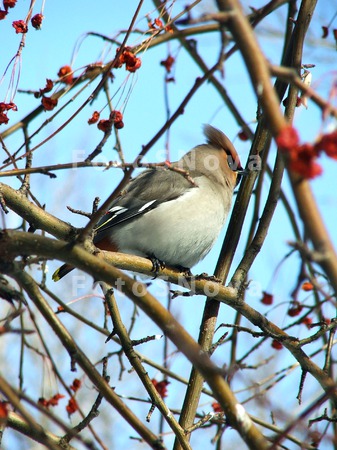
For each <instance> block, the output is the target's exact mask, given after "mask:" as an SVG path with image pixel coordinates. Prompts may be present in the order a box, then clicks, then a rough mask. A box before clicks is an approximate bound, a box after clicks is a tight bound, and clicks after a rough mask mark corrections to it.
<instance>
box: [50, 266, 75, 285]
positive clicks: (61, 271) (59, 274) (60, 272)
mask: <svg viewBox="0 0 337 450" xmlns="http://www.w3.org/2000/svg"><path fill="white" fill-rule="evenodd" d="M73 269H74V266H71V265H70V264H63V265H62V266H61V267H59V268H58V269H57V270H55V272H54V273H53V276H52V279H53V281H59V280H60V279H61V278H63V277H64V276H65V275H67V273H69V272H71V271H72V270H73Z"/></svg>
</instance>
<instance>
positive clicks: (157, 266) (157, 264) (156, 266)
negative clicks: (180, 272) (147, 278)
mask: <svg viewBox="0 0 337 450" xmlns="http://www.w3.org/2000/svg"><path fill="white" fill-rule="evenodd" d="M148 258H149V260H150V261H151V262H152V269H151V272H154V277H153V279H156V278H157V276H158V273H159V271H160V270H163V269H165V267H166V264H165V263H164V261H160V259H158V258H157V257H156V256H154V255H152V256H148Z"/></svg>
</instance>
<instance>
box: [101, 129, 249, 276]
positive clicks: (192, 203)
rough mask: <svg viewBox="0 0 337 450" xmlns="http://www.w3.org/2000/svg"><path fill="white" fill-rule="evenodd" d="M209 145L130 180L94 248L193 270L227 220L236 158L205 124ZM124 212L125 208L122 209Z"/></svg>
mask: <svg viewBox="0 0 337 450" xmlns="http://www.w3.org/2000/svg"><path fill="white" fill-rule="evenodd" d="M204 132H205V135H206V138H207V144H203V145H199V146H197V147H195V148H193V149H192V150H191V151H190V152H188V153H186V154H185V155H184V156H183V157H182V158H181V159H180V160H179V161H177V162H175V163H172V167H173V168H178V169H182V170H183V171H186V172H188V174H189V176H190V177H191V178H192V180H191V179H189V178H188V177H187V176H184V174H182V173H179V172H175V171H174V170H170V169H167V168H162V167H158V168H155V169H148V170H145V171H144V172H143V173H141V174H140V175H138V176H137V177H136V178H135V179H134V180H132V181H131V182H130V183H129V185H128V186H127V188H126V189H125V191H124V192H123V194H122V195H120V196H119V197H118V198H117V199H116V200H115V201H114V202H113V204H112V207H111V209H110V212H109V213H107V215H105V216H104V217H103V218H102V219H101V221H100V222H99V224H98V226H97V231H96V235H95V238H94V243H97V244H98V243H99V242H100V241H101V240H102V239H104V238H109V237H111V239H112V240H113V242H114V244H115V245H116V246H117V248H118V251H121V252H123V253H131V254H135V255H139V256H150V257H156V258H158V259H159V260H160V261H163V262H165V263H166V264H167V265H170V266H182V267H186V268H191V267H193V266H194V265H195V264H196V263H197V262H198V261H199V260H201V259H203V258H204V257H205V256H206V254H207V253H208V252H209V251H210V249H211V248H212V246H213V244H214V242H215V240H216V238H217V237H218V235H219V233H220V231H221V228H222V226H223V224H224V222H225V220H226V218H227V215H228V212H229V209H230V205H231V200H232V195H233V190H234V187H235V185H236V180H237V172H236V171H233V170H232V169H231V168H230V166H229V164H228V159H229V161H230V163H231V164H232V162H233V161H236V162H237V165H238V168H241V166H240V163H239V160H238V157H237V153H236V151H235V149H234V147H233V145H232V143H231V142H230V141H229V139H228V138H227V136H225V135H224V134H223V133H222V132H221V131H219V130H217V129H215V128H213V127H212V126H210V125H206V126H205V128H204ZM124 208H125V209H124Z"/></svg>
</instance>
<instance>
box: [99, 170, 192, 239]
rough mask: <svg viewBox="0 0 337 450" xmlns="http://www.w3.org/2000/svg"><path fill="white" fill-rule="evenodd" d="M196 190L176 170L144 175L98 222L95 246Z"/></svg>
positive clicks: (137, 179)
mask: <svg viewBox="0 0 337 450" xmlns="http://www.w3.org/2000/svg"><path fill="white" fill-rule="evenodd" d="M193 187H195V186H193V184H192V183H191V182H190V181H188V180H187V179H186V178H185V177H184V176H183V175H182V174H181V173H177V172H175V171H172V170H168V169H165V168H156V169H149V170H146V171H144V172H143V173H141V174H140V175H138V176H137V177H136V178H135V179H134V180H132V181H131V182H130V183H129V184H128V186H127V187H126V189H125V190H124V191H123V192H122V194H121V195H120V196H119V197H117V198H116V199H115V200H114V201H113V203H112V205H111V208H110V209H109V211H107V212H106V214H105V215H104V216H103V217H102V219H101V220H100V221H99V222H98V224H97V227H96V229H95V236H94V243H97V242H99V241H100V240H101V239H103V238H104V237H106V236H107V235H108V234H109V230H110V229H111V228H113V227H115V226H116V225H119V224H122V223H125V222H127V221H130V220H134V219H135V218H137V217H139V216H141V215H143V214H145V213H147V212H149V211H151V210H153V209H155V208H157V207H158V206H159V205H160V204H161V203H163V202H168V201H171V200H174V199H176V198H178V197H180V196H181V195H183V194H184V193H186V192H187V191H188V190H190V189H191V188H193Z"/></svg>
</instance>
